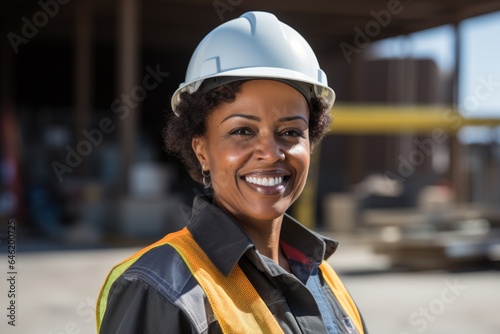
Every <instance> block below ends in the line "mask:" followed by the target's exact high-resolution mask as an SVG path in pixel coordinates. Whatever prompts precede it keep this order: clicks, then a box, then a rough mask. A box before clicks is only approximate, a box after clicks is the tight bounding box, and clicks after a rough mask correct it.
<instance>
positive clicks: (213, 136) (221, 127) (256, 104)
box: [193, 80, 310, 222]
mask: <svg viewBox="0 0 500 334" xmlns="http://www.w3.org/2000/svg"><path fill="white" fill-rule="evenodd" d="M206 128H207V131H206V134H205V135H204V136H203V137H197V138H194V139H193V149H194V151H195V153H196V155H197V157H198V159H199V161H200V163H201V165H202V166H204V167H205V170H206V171H208V170H209V171H210V175H211V177H210V179H211V182H212V187H213V190H214V203H215V204H216V205H218V206H219V207H221V208H222V209H224V210H225V211H226V212H228V213H229V214H230V215H232V216H233V217H235V218H236V219H237V220H238V221H239V222H258V221H260V222H265V221H270V220H274V219H276V218H280V217H282V216H283V214H284V213H285V211H286V210H287V209H288V208H289V207H290V205H291V204H292V203H293V202H294V201H295V200H296V199H297V197H298V196H299V195H300V193H301V192H302V189H303V188H304V184H305V182H306V178H307V173H308V168H309V159H310V144H309V131H308V129H309V108H308V104H307V101H306V99H305V98H304V97H303V96H302V94H300V93H299V92H298V91H297V90H295V89H294V88H292V87H290V86H288V85H286V84H284V83H281V82H277V81H272V80H251V81H247V82H245V83H244V84H243V85H242V86H241V89H240V92H239V93H238V94H237V95H236V99H235V100H234V101H233V102H231V103H223V104H221V105H219V106H218V107H217V108H216V109H214V111H213V112H212V113H211V114H210V115H209V116H208V117H207V120H206Z"/></svg>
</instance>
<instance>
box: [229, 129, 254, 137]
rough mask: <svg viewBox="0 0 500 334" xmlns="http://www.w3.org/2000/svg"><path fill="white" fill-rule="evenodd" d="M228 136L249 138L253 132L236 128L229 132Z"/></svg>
mask: <svg viewBox="0 0 500 334" xmlns="http://www.w3.org/2000/svg"><path fill="white" fill-rule="evenodd" d="M229 134H230V135H237V136H249V135H252V134H253V131H252V130H251V129H250V128H237V129H234V130H231V131H230V132H229Z"/></svg>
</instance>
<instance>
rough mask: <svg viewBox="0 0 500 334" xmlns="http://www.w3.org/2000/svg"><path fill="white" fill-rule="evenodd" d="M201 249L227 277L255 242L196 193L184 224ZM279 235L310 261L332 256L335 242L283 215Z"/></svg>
mask: <svg viewBox="0 0 500 334" xmlns="http://www.w3.org/2000/svg"><path fill="white" fill-rule="evenodd" d="M187 228H188V230H189V231H190V232H191V234H192V235H193V238H194V239H195V240H196V242H197V243H198V245H199V246H200V248H201V249H202V250H203V251H204V252H205V254H206V255H207V256H208V257H209V258H210V260H211V261H212V263H213V264H214V265H215V266H216V267H217V269H219V270H220V271H221V273H222V274H224V275H225V276H228V275H229V274H230V273H231V271H232V270H233V268H234V266H235V265H236V264H237V263H238V261H239V260H240V258H241V257H242V256H243V254H244V253H245V252H246V251H247V250H249V249H253V250H255V245H254V244H253V243H252V241H251V240H250V238H249V237H248V236H247V235H246V233H245V232H244V231H243V229H242V228H241V227H240V226H239V225H238V224H237V223H236V222H235V221H234V220H233V219H232V218H231V217H229V216H228V215H227V214H226V213H225V212H224V211H222V210H221V209H219V208H218V207H216V206H215V205H213V204H212V198H211V197H209V196H196V197H195V199H194V203H193V211H192V216H191V219H190V221H189V223H188V226H187ZM281 238H282V240H283V241H285V242H286V243H287V244H289V245H291V246H292V247H294V248H296V249H297V250H300V251H301V252H302V253H304V255H306V256H308V257H310V258H311V261H312V262H321V260H322V259H325V260H326V259H327V258H329V257H330V255H332V254H333V253H334V252H335V250H336V248H337V245H338V242H336V241H334V240H332V239H329V238H326V237H324V236H321V235H319V234H317V233H315V232H313V231H311V230H309V229H307V228H306V227H304V226H303V225H301V224H300V223H299V222H297V221H296V220H295V219H293V218H292V217H290V216H288V215H287V214H285V217H284V219H283V225H282V228H281Z"/></svg>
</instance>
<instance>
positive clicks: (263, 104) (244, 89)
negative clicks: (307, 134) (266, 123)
mask: <svg viewBox="0 0 500 334" xmlns="http://www.w3.org/2000/svg"><path fill="white" fill-rule="evenodd" d="M231 113H246V114H253V115H258V116H259V117H267V118H270V117H271V118H272V117H273V116H280V117H282V116H284V115H301V116H304V117H309V106H308V103H307V101H306V98H305V97H304V96H303V95H302V94H301V93H300V92H299V91H298V90H296V89H295V88H293V87H291V86H289V85H287V84H285V83H283V82H279V81H275V80H249V81H246V82H244V83H243V84H242V86H241V88H240V90H239V92H238V93H237V94H236V97H235V100H234V101H233V102H229V103H223V104H221V105H219V106H218V107H216V108H215V109H214V112H213V113H212V114H213V115H214V116H216V117H217V116H219V117H226V116H227V115H228V114H231Z"/></svg>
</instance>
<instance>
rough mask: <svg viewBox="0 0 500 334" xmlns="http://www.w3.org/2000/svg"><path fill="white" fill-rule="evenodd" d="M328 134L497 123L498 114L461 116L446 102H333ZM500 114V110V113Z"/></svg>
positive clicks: (422, 130) (448, 128)
mask: <svg viewBox="0 0 500 334" xmlns="http://www.w3.org/2000/svg"><path fill="white" fill-rule="evenodd" d="M331 113H332V116H333V123H332V125H331V127H330V134H359V135H363V134H387V133H396V134H397V133H404V132H420V133H429V132H432V131H433V130H434V129H441V130H443V131H445V132H456V131H458V130H459V129H460V128H462V127H464V126H470V125H476V126H477V125H485V126H500V115H499V118H480V119H478V118H464V117H463V116H462V115H461V114H460V113H459V112H458V111H457V110H456V109H453V108H451V107H446V106H390V105H345V104H344V105H343V104H339V105H335V106H334V107H333V108H332V111H331ZM499 114H500V113H499Z"/></svg>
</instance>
